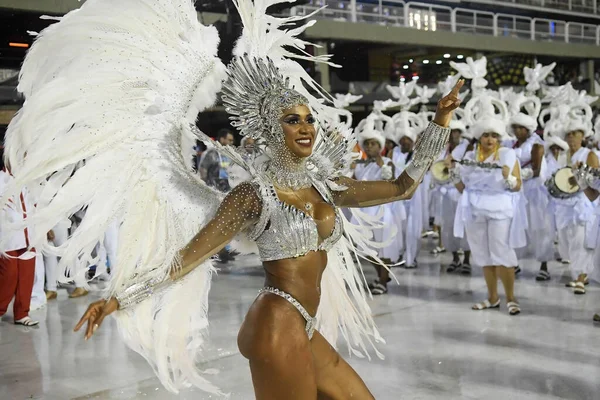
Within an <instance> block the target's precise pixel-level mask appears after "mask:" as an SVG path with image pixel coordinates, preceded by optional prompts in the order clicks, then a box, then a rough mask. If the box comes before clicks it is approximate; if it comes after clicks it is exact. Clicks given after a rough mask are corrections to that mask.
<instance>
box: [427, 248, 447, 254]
mask: <svg viewBox="0 0 600 400" xmlns="http://www.w3.org/2000/svg"><path fill="white" fill-rule="evenodd" d="M445 252H446V248H445V247H441V246H437V247H436V248H435V249H433V250H431V254H433V255H438V254H442V253H445Z"/></svg>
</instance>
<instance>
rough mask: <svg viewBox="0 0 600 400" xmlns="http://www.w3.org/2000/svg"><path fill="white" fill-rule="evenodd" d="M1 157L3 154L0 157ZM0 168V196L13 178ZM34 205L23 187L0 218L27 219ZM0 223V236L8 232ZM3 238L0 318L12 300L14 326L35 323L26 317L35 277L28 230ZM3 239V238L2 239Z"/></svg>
mask: <svg viewBox="0 0 600 400" xmlns="http://www.w3.org/2000/svg"><path fill="white" fill-rule="evenodd" d="M0 159H2V157H1V156H0ZM2 167H3V168H2V171H0V196H2V194H3V192H4V188H5V187H6V184H7V183H8V182H9V181H10V180H11V179H13V177H12V176H11V174H10V172H8V169H7V168H4V165H2ZM32 209H33V206H32V205H31V204H30V203H29V202H28V196H27V192H26V191H25V190H23V191H22V192H21V193H20V194H19V195H18V196H14V197H13V198H12V199H10V200H9V201H8V203H7V204H5V205H4V206H3V207H2V209H0V213H1V214H3V215H2V216H1V220H2V221H9V222H18V221H23V220H24V219H26V218H27V210H32ZM3 228H4V227H3V226H2V224H0V236H4V235H6V234H7V232H6V229H3ZM11 235H12V237H11V238H10V239H9V240H6V241H5V243H6V246H5V248H3V249H1V250H2V251H3V253H4V254H5V255H3V256H0V317H2V316H3V315H4V314H5V313H6V310H7V309H8V305H9V304H10V302H11V300H12V299H13V297H14V299H15V302H14V304H13V311H14V321H15V324H17V325H25V326H34V325H37V324H38V321H34V320H32V319H31V318H30V317H29V305H30V303H31V291H32V289H33V281H34V276H35V250H34V249H29V233H28V232H27V228H25V229H24V230H23V232H22V233H18V234H13V233H11ZM3 239H5V238H3Z"/></svg>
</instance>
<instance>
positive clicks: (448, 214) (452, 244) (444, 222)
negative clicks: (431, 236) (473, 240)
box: [440, 196, 469, 253]
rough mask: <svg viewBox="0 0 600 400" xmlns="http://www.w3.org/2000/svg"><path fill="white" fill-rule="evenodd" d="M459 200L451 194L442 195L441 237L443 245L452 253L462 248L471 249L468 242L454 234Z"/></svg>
mask: <svg viewBox="0 0 600 400" xmlns="http://www.w3.org/2000/svg"><path fill="white" fill-rule="evenodd" d="M457 207H458V202H457V201H454V200H453V199H452V198H451V197H450V196H442V201H441V210H440V211H441V222H440V224H441V232H440V233H441V237H442V245H444V247H445V248H446V250H448V251H449V252H451V253H454V252H457V251H458V250H460V249H461V248H462V249H463V250H466V251H468V250H469V244H468V242H467V241H466V240H465V239H463V238H457V237H456V236H454V218H455V217H456V208H457Z"/></svg>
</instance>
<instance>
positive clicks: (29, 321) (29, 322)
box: [15, 316, 40, 326]
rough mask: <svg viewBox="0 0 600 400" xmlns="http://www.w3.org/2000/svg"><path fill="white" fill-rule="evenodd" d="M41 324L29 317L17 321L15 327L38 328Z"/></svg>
mask: <svg viewBox="0 0 600 400" xmlns="http://www.w3.org/2000/svg"><path fill="white" fill-rule="evenodd" d="M39 323H40V322H39V321H34V320H32V319H31V318H30V317H29V316H27V317H25V318H21V319H17V320H15V325H23V326H36V325H37V324H39Z"/></svg>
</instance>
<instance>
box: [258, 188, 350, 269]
mask: <svg viewBox="0 0 600 400" xmlns="http://www.w3.org/2000/svg"><path fill="white" fill-rule="evenodd" d="M313 183H314V185H313V186H314V187H315V189H316V190H317V191H318V192H319V193H320V194H321V196H322V197H323V199H325V201H326V202H327V203H329V204H331V205H332V206H333V198H332V196H331V192H330V191H329V188H328V187H327V186H326V185H325V184H324V183H322V182H316V181H314V182H313ZM252 184H253V186H254V187H255V188H256V190H257V193H258V194H259V195H260V197H261V199H262V203H263V204H262V211H261V215H260V218H259V220H258V222H257V223H256V225H254V227H253V228H252V229H251V230H250V232H249V233H248V237H249V239H250V240H253V241H255V242H256V244H257V245H258V250H259V254H260V259H261V260H262V261H275V260H283V259H286V258H296V257H301V256H303V255H305V254H307V253H309V252H311V251H329V250H331V248H332V247H333V246H334V245H335V244H336V243H337V242H338V240H340V238H341V237H342V234H343V229H342V219H341V217H340V215H339V211H338V209H337V208H335V223H334V227H333V231H332V233H331V235H330V236H329V237H328V238H326V239H324V240H323V241H322V242H321V243H319V242H320V240H321V239H320V237H319V232H318V230H317V224H316V222H315V221H314V219H313V218H312V217H311V216H310V215H308V214H306V213H304V212H302V211H301V210H299V209H298V208H296V207H294V206H290V205H289V204H286V203H284V202H283V201H281V200H279V197H277V193H276V192H275V188H274V187H273V185H271V184H269V183H265V182H264V181H262V180H259V179H255V180H254V181H252Z"/></svg>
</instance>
